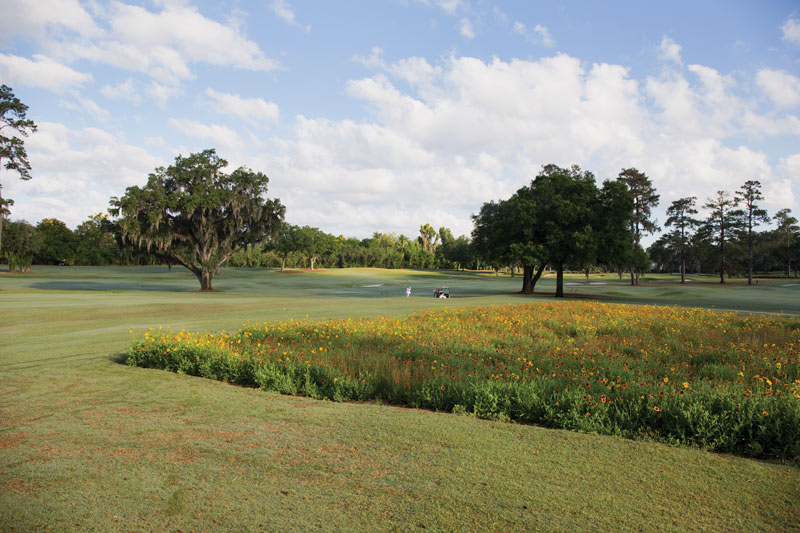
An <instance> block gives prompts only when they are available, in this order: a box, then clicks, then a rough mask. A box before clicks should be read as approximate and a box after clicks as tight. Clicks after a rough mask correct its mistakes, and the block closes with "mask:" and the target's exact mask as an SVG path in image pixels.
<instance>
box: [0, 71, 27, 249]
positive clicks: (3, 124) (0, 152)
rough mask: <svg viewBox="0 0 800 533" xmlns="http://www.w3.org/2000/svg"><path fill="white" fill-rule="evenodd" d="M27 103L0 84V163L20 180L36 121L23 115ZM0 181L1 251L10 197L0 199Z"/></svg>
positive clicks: (23, 174) (0, 186)
mask: <svg viewBox="0 0 800 533" xmlns="http://www.w3.org/2000/svg"><path fill="white" fill-rule="evenodd" d="M27 112H28V106H26V105H25V104H23V103H22V102H21V101H20V99H19V98H17V97H16V96H14V92H13V91H12V90H11V87H9V86H8V85H0V165H1V166H2V167H4V168H6V169H7V170H13V171H15V172H17V173H18V174H19V177H20V179H22V180H29V179H31V164H30V162H28V153H27V152H26V151H25V141H24V140H23V139H22V137H27V136H28V135H30V134H31V133H33V132H35V131H36V124H34V122H33V121H32V120H30V119H28V118H27V117H26V115H27ZM2 193H3V184H2V183H0V252H2V243H3V217H5V216H7V215H9V214H10V213H11V211H10V210H9V207H10V206H12V205H14V201H13V200H11V199H4V198H3V194H2Z"/></svg>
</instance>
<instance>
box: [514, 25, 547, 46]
mask: <svg viewBox="0 0 800 533" xmlns="http://www.w3.org/2000/svg"><path fill="white" fill-rule="evenodd" d="M514 31H515V32H517V33H519V34H520V35H522V36H524V37H525V38H526V39H528V41H530V42H531V43H533V44H536V45H543V46H546V47H548V48H551V47H553V46H555V45H556V42H555V41H554V40H553V37H552V36H551V35H550V30H548V29H547V27H546V26H542V25H541V24H537V25H536V26H534V27H533V31H530V30H529V29H528V27H527V26H525V24H523V23H522V22H520V21H518V20H515V21H514Z"/></svg>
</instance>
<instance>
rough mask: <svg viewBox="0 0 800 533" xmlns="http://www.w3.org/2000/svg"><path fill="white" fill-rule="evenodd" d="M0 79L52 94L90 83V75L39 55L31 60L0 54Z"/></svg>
mask: <svg viewBox="0 0 800 533" xmlns="http://www.w3.org/2000/svg"><path fill="white" fill-rule="evenodd" d="M0 78H2V79H3V82H4V83H7V84H13V85H25V86H28V87H41V88H43V89H48V90H51V91H53V92H57V93H59V92H63V91H65V90H66V89H68V88H70V87H77V86H80V85H83V84H84V83H87V82H90V81H92V75H91V74H86V73H83V72H78V71H76V70H73V69H71V68H69V67H68V66H66V65H62V64H61V63H58V62H56V61H53V60H52V59H50V58H49V57H46V56H43V55H41V54H34V55H33V59H32V60H31V59H27V58H25V57H20V56H14V55H7V54H0Z"/></svg>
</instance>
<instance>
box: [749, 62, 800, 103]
mask: <svg viewBox="0 0 800 533" xmlns="http://www.w3.org/2000/svg"><path fill="white" fill-rule="evenodd" d="M756 83H757V84H758V86H759V87H760V88H761V90H762V91H764V93H765V94H766V95H767V96H768V97H769V99H770V100H772V101H773V102H774V103H775V105H776V106H778V107H783V108H790V107H797V106H798V105H800V78H798V77H797V76H793V75H791V74H789V73H787V72H784V71H782V70H772V69H768V68H765V69H762V70H760V71H759V72H758V75H757V76H756Z"/></svg>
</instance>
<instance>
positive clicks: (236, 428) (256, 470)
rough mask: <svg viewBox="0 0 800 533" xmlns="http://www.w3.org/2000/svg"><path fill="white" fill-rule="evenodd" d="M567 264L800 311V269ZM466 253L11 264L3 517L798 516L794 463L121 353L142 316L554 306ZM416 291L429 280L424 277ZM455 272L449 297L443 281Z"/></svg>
mask: <svg viewBox="0 0 800 533" xmlns="http://www.w3.org/2000/svg"><path fill="white" fill-rule="evenodd" d="M693 279H694V280H695V281H692V282H690V283H688V284H687V285H685V286H681V285H680V284H679V283H677V276H675V277H670V276H662V277H659V278H645V280H644V282H643V285H642V286H641V287H636V288H631V287H629V286H628V281H627V280H625V279H623V280H622V281H619V280H618V278H617V277H616V276H592V277H591V278H590V279H589V280H586V279H585V278H584V277H583V276H574V277H570V278H568V280H567V282H568V283H567V286H566V287H565V289H566V293H567V296H568V298H570V297H573V298H581V299H584V298H597V299H600V300H601V301H604V302H612V303H623V302H624V303H634V304H654V303H655V304H667V305H683V306H701V307H706V308H712V309H720V310H737V311H743V312H756V313H773V312H774V313H784V314H786V315H789V316H793V317H797V316H800V284H797V283H794V282H793V281H792V280H781V279H774V280H760V282H759V285H758V286H753V287H748V286H746V285H744V284H743V283H742V282H741V281H739V280H734V282H733V283H730V284H729V285H727V286H724V287H720V286H719V285H718V284H715V283H714V282H713V278H693ZM520 284H521V280H520V279H519V278H513V279H511V278H509V277H507V276H505V277H503V276H501V277H496V276H494V275H492V274H476V273H462V272H454V271H441V272H435V271H408V270H397V271H391V270H375V269H351V270H328V271H319V272H292V273H279V272H274V271H265V270H260V269H253V270H249V269H225V270H224V271H223V273H222V274H221V275H220V276H219V277H217V278H215V283H214V286H215V288H217V289H220V290H221V291H222V292H215V293H199V292H195V291H196V289H197V288H198V287H197V281H196V279H195V278H194V276H192V275H191V274H190V273H189V272H188V271H186V270H184V269H179V268H173V269H172V270H171V271H170V270H168V269H167V268H166V267H147V268H91V267H86V268H80V267H70V268H67V267H37V268H36V269H35V272H34V273H33V274H28V275H21V274H16V275H9V274H0V301H1V302H2V303H3V305H2V309H3V311H4V313H3V320H2V323H1V324H0V365H1V366H0V368H2V371H0V420H2V426H1V427H0V462H1V463H2V471H1V472H0V483H2V489H0V490H1V491H2V492H1V493H2V494H3V497H2V502H0V526H2V528H3V530H17V531H45V530H50V531H62V530H76V531H78V530H80V531H129V530H179V529H182V530H209V531H210V530H256V531H258V530H309V529H312V530H391V529H399V530H434V531H439V530H497V531H510V530H526V529H527V530H530V529H544V530H553V529H562V530H563V529H575V528H578V529H589V528H594V527H597V528H599V529H604V530H609V529H614V530H633V529H658V530H676V531H678V530H681V531H685V530H693V529H698V530H701V529H706V530H707V529H716V530H753V529H755V530H775V531H786V530H798V529H799V528H800V505H799V504H798V503H797V502H800V470H798V468H797V466H796V465H791V464H778V463H770V462H765V461H756V460H750V459H745V458H740V457H732V456H725V455H717V454H711V453H707V452H703V451H698V450H692V449H688V448H680V447H671V446H666V445H662V444H657V443H653V442H645V441H629V440H621V439H616V438H612V437H601V436H597V435H585V434H578V433H571V432H567V431H560V430H547V429H542V428H538V427H534V426H525V425H521V424H510V423H503V422H493V421H486V420H479V419H475V418H473V417H469V416H458V415H453V414H444V413H435V412H428V411H419V410H412V409H403V408H398V407H393V406H383V405H378V404H374V403H367V404H345V403H333V402H328V401H317V400H311V399H308V398H302V397H289V396H281V395H278V394H275V393H268V392H264V391H259V390H254V389H243V388H237V387H234V386H230V385H226V384H223V383H220V382H216V381H210V380H205V379H200V378H194V377H189V376H185V375H178V374H172V373H168V372H162V371H157V370H146V369H139V368H132V367H127V366H125V365H122V364H120V354H121V353H122V352H123V351H124V350H125V349H126V348H127V346H128V345H129V344H130V341H131V333H130V330H131V329H133V330H138V331H142V330H144V329H146V328H149V327H155V328H158V327H159V326H162V327H166V326H171V327H172V328H173V329H181V328H186V329H190V330H194V331H203V330H208V331H220V330H222V329H226V330H233V329H236V328H239V327H240V326H241V325H242V324H243V323H244V322H246V321H252V322H269V321H276V320H295V321H297V320H302V319H306V318H308V319H310V320H322V319H325V318H347V317H352V318H357V317H374V316H385V315H389V316H395V315H408V314H410V313H413V312H416V311H420V310H425V309H435V308H443V307H449V308H453V307H462V306H475V305H495V304H514V303H528V302H551V301H553V298H551V297H550V296H549V295H551V294H552V293H553V290H554V280H553V278H551V277H547V278H544V279H543V280H542V281H540V282H539V284H537V286H536V289H537V294H536V295H534V296H523V295H519V294H517V293H516V291H518V290H519V288H520ZM408 286H410V287H411V288H412V293H411V297H409V298H406V297H405V289H406V287H408ZM440 286H448V287H450V290H451V292H452V294H453V297H452V298H451V299H438V300H437V299H434V298H433V297H432V295H433V289H434V288H436V287H440Z"/></svg>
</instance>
